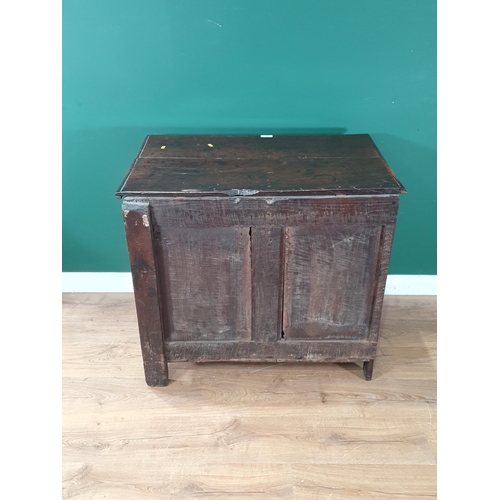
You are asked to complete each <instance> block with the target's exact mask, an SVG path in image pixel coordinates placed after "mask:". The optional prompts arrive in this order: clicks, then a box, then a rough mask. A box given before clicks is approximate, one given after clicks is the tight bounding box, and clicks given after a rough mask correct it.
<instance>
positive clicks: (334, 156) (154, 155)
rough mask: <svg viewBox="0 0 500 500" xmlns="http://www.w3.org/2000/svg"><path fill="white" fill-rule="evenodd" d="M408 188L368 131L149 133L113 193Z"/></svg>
mask: <svg viewBox="0 0 500 500" xmlns="http://www.w3.org/2000/svg"><path fill="white" fill-rule="evenodd" d="M405 192H406V190H405V188H404V187H403V185H402V184H401V183H400V182H399V181H398V179H397V178H396V176H395V175H394V173H393V172H392V170H391V169H390V168H389V166H388V165H387V163H386V161H385V160H384V158H383V157H382V155H381V154H380V152H379V151H378V149H377V147H376V146H375V144H374V143H373V141H372V139H371V137H370V136H369V135H367V134H363V135H305V136H297V135H295V136H292V135H288V136H284V135H283V136H258V135H256V136H227V135H219V136H213V135H212V136H207V135H196V136H187V135H183V136H180V135H150V136H148V137H147V138H146V140H145V142H144V144H143V147H142V149H141V150H140V152H139V155H138V156H137V158H136V159H135V160H134V162H133V164H132V166H131V167H130V169H129V172H128V173H127V176H126V177H125V179H124V181H123V182H122V184H121V186H120V188H119V190H118V191H117V193H116V196H118V197H122V196H267V195H274V196H279V195H286V196H306V195H307V196H318V195H359V194H401V193H405Z"/></svg>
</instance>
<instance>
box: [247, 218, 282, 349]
mask: <svg viewBox="0 0 500 500" xmlns="http://www.w3.org/2000/svg"><path fill="white" fill-rule="evenodd" d="M281 233H282V230H281V228H279V227H272V228H260V227H254V228H252V233H251V241H252V272H253V276H252V291H253V295H252V304H253V323H252V324H253V333H252V340H254V341H256V342H264V341H267V342H276V341H277V340H278V339H280V338H281V323H282V303H281V302H282V297H283V294H282V276H281V267H282V262H281V245H282V242H281Z"/></svg>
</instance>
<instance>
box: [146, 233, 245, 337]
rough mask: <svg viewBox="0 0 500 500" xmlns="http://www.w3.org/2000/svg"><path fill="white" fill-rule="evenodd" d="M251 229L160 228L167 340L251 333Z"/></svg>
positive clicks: (158, 242) (157, 250) (159, 256)
mask: <svg viewBox="0 0 500 500" xmlns="http://www.w3.org/2000/svg"><path fill="white" fill-rule="evenodd" d="M249 232H250V230H249V228H241V227H237V228H236V227H223V228H196V229H191V228H177V227H168V228H166V230H165V231H162V232H157V234H156V238H155V243H156V244H155V253H156V255H157V262H158V274H159V276H160V281H161V283H162V296H163V304H162V306H163V317H164V318H165V327H164V328H165V330H167V331H166V332H165V338H166V339H167V340H169V341H185V340H200V341H201V340H250V339H251V331H252V301H251V293H252V289H251V255H250V252H251V248H250V234H249Z"/></svg>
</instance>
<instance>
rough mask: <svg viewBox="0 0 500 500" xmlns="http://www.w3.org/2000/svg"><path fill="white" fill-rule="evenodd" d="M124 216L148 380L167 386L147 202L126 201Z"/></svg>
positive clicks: (150, 382)
mask: <svg viewBox="0 0 500 500" xmlns="http://www.w3.org/2000/svg"><path fill="white" fill-rule="evenodd" d="M123 219H124V223H125V231H126V235H127V243H128V250H129V256H130V267H131V270H132V279H133V283H134V291H135V303H136V310H137V319H138V322H139V335H140V338H141V347H142V355H143V362H144V372H145V376H146V382H147V384H148V385H151V386H164V385H167V380H168V368H167V362H166V360H165V354H164V351H163V325H162V321H161V316H160V314H161V313H160V299H159V296H158V281H157V274H156V261H155V257H154V253H153V235H152V227H151V214H150V212H149V205H148V203H136V202H128V201H125V202H124V203H123Z"/></svg>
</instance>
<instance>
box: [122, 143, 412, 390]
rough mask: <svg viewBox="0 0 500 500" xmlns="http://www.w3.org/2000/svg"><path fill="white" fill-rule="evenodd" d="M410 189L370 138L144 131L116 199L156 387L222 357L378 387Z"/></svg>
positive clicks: (145, 356)
mask: <svg viewBox="0 0 500 500" xmlns="http://www.w3.org/2000/svg"><path fill="white" fill-rule="evenodd" d="M404 192H405V189H404V187H403V186H402V184H401V183H400V182H399V181H398V180H397V178H396V177H395V175H394V174H393V172H392V171H391V169H390V168H389V167H388V165H387V163H386V162H385V160H384V159H383V158H382V156H381V154H380V152H379V151H378V149H377V148H376V146H375V144H374V143H373V141H372V139H371V138H370V136H369V135H331V136H274V137H272V136H202V135H198V136H161V135H151V136H148V137H147V138H146V140H145V142H144V144H143V146H142V148H141V150H140V152H139V154H138V156H137V158H136V159H135V160H134V162H133V164H132V166H131V167H130V169H129V172H128V173H127V175H126V177H125V179H124V181H123V182H122V184H121V186H120V188H119V190H118V192H117V193H116V195H117V196H118V197H122V198H123V205H122V207H123V217H124V222H125V230H126V236H127V244H128V250H129V256H130V265H131V269H132V276H133V282H134V292H135V301H136V307H137V318H138V323H139V333H140V339H141V346H142V354H143V360H144V369H145V375H146V382H147V383H148V384H149V385H152V386H158V385H166V384H167V380H168V369H167V363H168V362H173V361H215V360H220V361H314V362H352V361H357V362H363V367H364V373H365V377H366V379H367V380H370V378H371V375H372V370H373V360H374V358H375V353H376V348H377V339H378V332H379V325H380V315H381V310H382V301H383V298H384V288H385V282H386V277H387V269H388V265H389V258H390V253H391V247H392V240H393V235H394V227H395V223H396V216H397V212H398V204H399V195H400V194H401V193H404Z"/></svg>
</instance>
